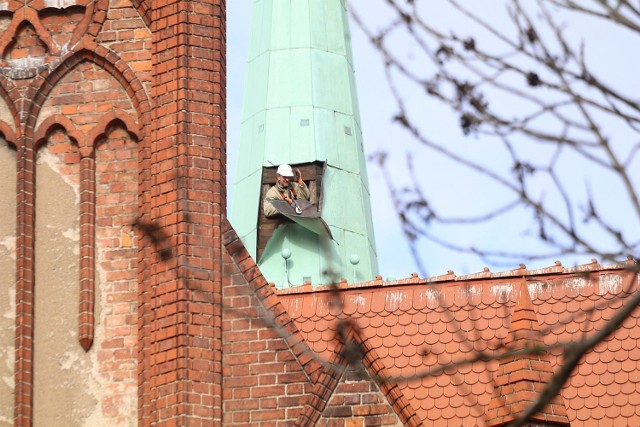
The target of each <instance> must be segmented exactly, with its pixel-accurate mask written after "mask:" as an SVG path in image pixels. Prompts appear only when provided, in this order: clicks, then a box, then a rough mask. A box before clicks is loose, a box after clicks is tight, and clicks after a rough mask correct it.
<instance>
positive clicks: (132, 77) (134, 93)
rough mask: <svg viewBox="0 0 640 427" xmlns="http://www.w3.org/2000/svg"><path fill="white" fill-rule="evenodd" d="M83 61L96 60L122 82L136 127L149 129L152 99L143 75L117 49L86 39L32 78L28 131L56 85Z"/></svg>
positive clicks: (27, 115) (94, 61)
mask: <svg viewBox="0 0 640 427" xmlns="http://www.w3.org/2000/svg"><path fill="white" fill-rule="evenodd" d="M83 61H90V62H92V63H94V64H96V65H97V66H98V67H100V68H103V69H104V70H105V71H106V72H107V73H108V74H110V75H111V76H112V77H113V78H114V79H116V80H117V81H118V82H120V84H121V85H122V87H123V89H124V91H125V92H126V93H127V95H128V97H129V100H130V101H131V103H132V104H133V108H134V109H135V110H136V115H137V122H138V123H139V125H138V126H135V129H140V130H142V129H145V128H146V127H147V126H148V125H149V123H150V111H151V103H150V100H149V98H148V96H147V92H146V91H145V89H144V86H143V84H142V82H141V81H140V79H138V77H137V76H136V74H135V72H134V71H133V70H132V69H131V68H130V67H129V66H128V65H127V63H126V62H125V61H122V60H121V59H120V57H119V56H118V55H117V54H116V53H114V52H113V51H110V50H108V49H107V48H105V47H104V46H101V45H98V44H96V43H95V42H93V41H85V42H83V43H81V45H80V47H79V50H78V51H76V52H72V53H69V54H67V55H66V56H65V57H63V61H62V62H61V63H60V64H59V65H58V66H57V67H56V68H55V69H53V70H50V71H49V72H45V73H43V74H42V75H41V76H39V77H36V78H35V79H34V81H33V82H32V84H31V86H30V88H29V93H30V94H32V96H31V97H30V98H31V103H30V105H29V107H28V111H26V112H25V115H26V117H27V121H26V123H25V127H26V132H27V133H29V132H30V131H33V130H34V128H35V127H36V121H37V119H38V117H39V115H40V111H41V109H42V106H43V105H44V103H45V101H46V100H47V98H48V97H49V96H50V94H51V92H52V91H53V90H54V88H55V87H56V85H57V84H58V83H59V82H60V81H61V80H62V79H63V78H64V77H65V76H66V75H67V74H68V73H69V72H71V71H72V70H73V69H74V67H75V66H77V65H78V64H80V63H81V62H83Z"/></svg>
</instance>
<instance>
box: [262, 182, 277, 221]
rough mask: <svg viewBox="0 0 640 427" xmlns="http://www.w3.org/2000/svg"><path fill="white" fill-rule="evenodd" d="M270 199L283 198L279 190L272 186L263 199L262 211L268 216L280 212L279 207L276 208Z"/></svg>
mask: <svg viewBox="0 0 640 427" xmlns="http://www.w3.org/2000/svg"><path fill="white" fill-rule="evenodd" d="M270 199H281V197H280V194H278V191H277V190H275V187H271V188H270V189H269V190H268V191H267V194H266V195H265V196H264V200H263V201H262V212H263V213H264V216H266V217H272V216H276V215H277V214H278V209H276V208H275V207H274V206H273V205H272V204H271V202H270V201H269V200H270Z"/></svg>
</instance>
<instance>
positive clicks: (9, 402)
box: [0, 103, 16, 425]
mask: <svg viewBox="0 0 640 427" xmlns="http://www.w3.org/2000/svg"><path fill="white" fill-rule="evenodd" d="M0 105H1V103H0ZM0 182H1V183H2V186H0V218H1V220H0V425H5V424H12V423H13V399H14V397H13V390H14V387H15V381H14V363H15V346H14V341H15V317H16V285H15V283H16V281H15V278H16V151H15V150H14V149H13V148H11V147H9V145H8V144H7V143H6V142H5V141H4V140H0Z"/></svg>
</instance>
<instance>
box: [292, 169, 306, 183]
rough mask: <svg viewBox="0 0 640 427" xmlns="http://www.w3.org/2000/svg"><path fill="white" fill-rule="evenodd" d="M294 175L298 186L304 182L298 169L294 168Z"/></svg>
mask: <svg viewBox="0 0 640 427" xmlns="http://www.w3.org/2000/svg"><path fill="white" fill-rule="evenodd" d="M294 174H295V180H296V181H297V182H298V184H303V183H304V181H303V180H302V172H300V169H298V168H296V170H295V172H294Z"/></svg>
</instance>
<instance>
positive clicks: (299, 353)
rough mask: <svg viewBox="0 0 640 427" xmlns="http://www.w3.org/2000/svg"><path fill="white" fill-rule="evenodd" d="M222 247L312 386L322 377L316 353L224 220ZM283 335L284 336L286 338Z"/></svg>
mask: <svg viewBox="0 0 640 427" xmlns="http://www.w3.org/2000/svg"><path fill="white" fill-rule="evenodd" d="M222 244H223V245H224V247H225V248H226V249H227V252H228V254H229V256H230V257H231V258H232V259H233V262H234V263H235V264H236V266H237V267H238V269H239V270H240V273H241V274H242V275H243V277H244V279H245V280H246V281H247V284H248V285H249V286H250V287H251V288H252V289H253V293H254V295H255V296H256V298H258V300H259V301H260V303H261V304H262V306H263V307H264V310H265V312H266V313H269V314H270V315H271V317H272V318H271V320H272V322H273V327H274V328H275V329H276V332H279V333H280V335H281V336H282V338H283V340H284V341H285V342H286V343H287V345H288V346H289V348H290V349H291V352H292V353H293V355H294V356H295V357H296V359H297V360H298V363H300V366H301V367H302V369H303V370H304V372H305V373H306V374H307V376H308V377H309V379H310V380H311V382H312V383H313V384H315V383H316V382H317V381H318V379H319V376H320V375H321V373H322V364H321V363H320V362H319V361H318V360H317V357H316V356H315V353H314V352H313V350H311V347H309V345H308V344H307V342H306V341H305V339H304V337H303V336H302V334H301V333H300V331H299V330H298V327H297V326H296V324H295V322H294V321H293V319H292V318H291V316H289V313H287V310H286V309H285V308H284V306H283V305H282V302H281V301H280V298H278V296H277V294H276V292H275V287H274V286H273V283H267V280H266V279H265V278H264V276H263V275H262V273H261V272H260V269H259V268H258V266H257V265H256V263H255V262H254V261H253V258H251V255H250V254H249V252H248V251H247V249H246V248H245V246H244V244H243V243H242V241H241V240H240V238H239V237H238V234H237V233H236V232H235V230H234V229H233V226H232V225H231V223H230V222H229V220H228V219H227V218H224V220H223V224H222ZM282 332H285V333H286V335H285V334H284V333H282Z"/></svg>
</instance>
